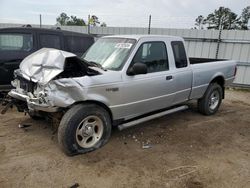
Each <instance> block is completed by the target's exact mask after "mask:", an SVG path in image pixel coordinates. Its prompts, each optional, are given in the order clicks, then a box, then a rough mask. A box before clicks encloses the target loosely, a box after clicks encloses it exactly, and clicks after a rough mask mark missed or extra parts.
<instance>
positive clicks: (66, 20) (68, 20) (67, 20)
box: [56, 12, 107, 27]
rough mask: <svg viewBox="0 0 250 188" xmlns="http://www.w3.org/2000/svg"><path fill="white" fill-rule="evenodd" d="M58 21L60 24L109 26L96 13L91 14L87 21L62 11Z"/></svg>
mask: <svg viewBox="0 0 250 188" xmlns="http://www.w3.org/2000/svg"><path fill="white" fill-rule="evenodd" d="M56 22H57V24H59V25H77V26H87V25H91V26H101V27H107V24H106V23H105V22H102V23H101V22H100V21H99V18H98V17H97V16H95V15H91V16H89V19H88V21H85V20H84V19H82V18H78V17H76V16H73V15H71V16H68V15H67V14H66V13H65V12H62V13H61V14H60V15H59V16H58V17H57V18H56Z"/></svg>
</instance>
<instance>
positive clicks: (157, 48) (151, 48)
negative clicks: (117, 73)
mask: <svg viewBox="0 0 250 188" xmlns="http://www.w3.org/2000/svg"><path fill="white" fill-rule="evenodd" d="M134 63H144V64H146V65H147V68H148V73H152V72H160V71H166V70H169V65H168V56H167V49H166V45H165V43H164V42H146V43H143V44H142V45H141V46H140V48H139V49H138V51H137V52H136V54H135V57H134V59H133V61H132V64H134Z"/></svg>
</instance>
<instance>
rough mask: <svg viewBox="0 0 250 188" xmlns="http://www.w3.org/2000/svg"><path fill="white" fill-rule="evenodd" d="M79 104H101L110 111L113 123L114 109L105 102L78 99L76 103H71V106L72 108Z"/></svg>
mask: <svg viewBox="0 0 250 188" xmlns="http://www.w3.org/2000/svg"><path fill="white" fill-rule="evenodd" d="M77 104H96V105H97V106H100V107H102V108H103V109H105V110H106V111H107V112H108V113H109V116H110V120H111V122H112V124H113V114H112V111H111V110H110V108H109V107H108V106H107V105H106V104H104V103H103V102H100V101H95V100H86V101H77V102H75V103H74V104H72V105H70V106H69V108H71V107H72V106H75V105H77Z"/></svg>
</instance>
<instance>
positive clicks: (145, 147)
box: [142, 144, 152, 149]
mask: <svg viewBox="0 0 250 188" xmlns="http://www.w3.org/2000/svg"><path fill="white" fill-rule="evenodd" d="M149 148H152V145H150V144H143V145H142V149H149Z"/></svg>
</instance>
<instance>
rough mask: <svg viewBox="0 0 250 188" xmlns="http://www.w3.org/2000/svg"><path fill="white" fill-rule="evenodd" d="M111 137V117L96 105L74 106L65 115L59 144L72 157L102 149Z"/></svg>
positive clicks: (60, 126)
mask: <svg viewBox="0 0 250 188" xmlns="http://www.w3.org/2000/svg"><path fill="white" fill-rule="evenodd" d="M110 135H111V119H110V115H109V113H108V112H107V111H106V110H105V109H103V108H102V107H100V106H98V105H95V104H78V105H75V106H73V107H72V108H70V109H69V110H68V111H67V112H66V113H65V114H64V116H63V118H62V120H61V122H60V125H59V127H58V143H59V145H60V147H61V149H62V150H63V151H64V153H65V154H66V155H70V156H71V155H76V154H80V153H87V152H90V151H93V150H95V149H98V148H100V147H102V146H103V145H104V144H106V143H107V142H108V139H109V137H110Z"/></svg>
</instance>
